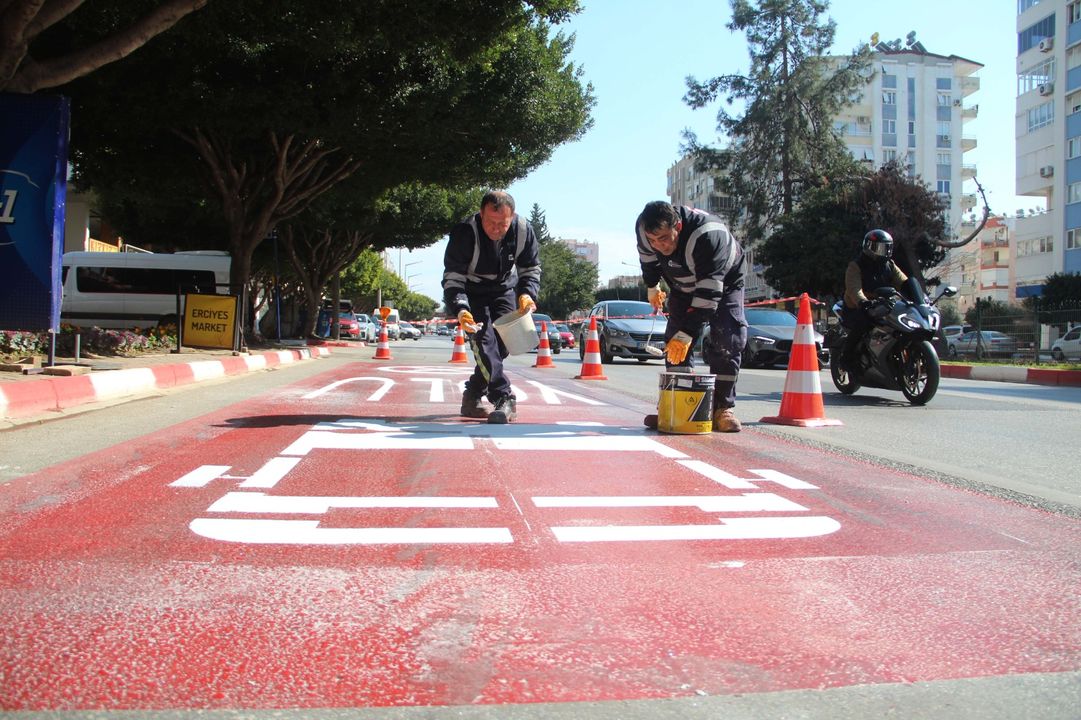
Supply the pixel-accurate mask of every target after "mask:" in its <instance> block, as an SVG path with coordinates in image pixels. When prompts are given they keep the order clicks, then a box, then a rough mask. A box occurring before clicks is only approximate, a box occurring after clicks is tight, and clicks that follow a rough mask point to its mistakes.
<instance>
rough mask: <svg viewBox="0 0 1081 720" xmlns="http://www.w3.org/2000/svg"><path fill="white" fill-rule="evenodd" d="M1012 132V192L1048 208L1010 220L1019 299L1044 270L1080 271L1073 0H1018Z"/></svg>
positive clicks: (1078, 72)
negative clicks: (1014, 141) (1014, 140)
mask: <svg viewBox="0 0 1081 720" xmlns="http://www.w3.org/2000/svg"><path fill="white" fill-rule="evenodd" d="M1016 136H1017V144H1016V154H1017V171H1016V173H1017V177H1016V193H1017V194H1018V195H1029V196H1032V197H1034V198H1039V199H1042V200H1043V201H1044V203H1045V207H1046V212H1042V213H1037V214H1029V215H1027V216H1024V217H1018V218H1017V220H1016V230H1015V248H1014V249H1015V252H1014V255H1015V259H1014V275H1015V282H1016V290H1015V297H1017V298H1025V297H1032V296H1036V295H1040V294H1041V293H1042V291H1043V283H1044V280H1045V279H1046V278H1047V276H1048V275H1051V274H1053V273H1061V272H1067V273H1075V272H1081V2H1079V1H1078V0H1073V1H1072V2H1067V1H1066V0H1018V3H1017V116H1016ZM1020 214H1021V213H1019V215H1020Z"/></svg>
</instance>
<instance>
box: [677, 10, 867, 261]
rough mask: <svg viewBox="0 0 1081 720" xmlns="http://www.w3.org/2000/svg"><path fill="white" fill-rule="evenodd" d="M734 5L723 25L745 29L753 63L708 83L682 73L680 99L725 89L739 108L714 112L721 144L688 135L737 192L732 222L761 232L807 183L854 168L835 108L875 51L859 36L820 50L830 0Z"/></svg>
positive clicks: (701, 158) (827, 33) (708, 97)
mask: <svg viewBox="0 0 1081 720" xmlns="http://www.w3.org/2000/svg"><path fill="white" fill-rule="evenodd" d="M731 4H732V20H731V21H730V22H729V23H728V24H727V27H728V29H729V30H732V31H740V32H744V33H745V34H746V37H747V47H748V51H749V53H750V60H751V65H750V69H749V71H748V73H747V74H746V75H739V74H731V75H720V76H717V77H714V78H711V79H709V80H707V81H705V82H698V81H697V80H695V79H694V78H693V77H688V78H687V81H686V82H687V88H688V91H687V94H686V96H685V97H684V101H685V102H686V103H687V104H688V105H690V106H691V107H692V108H696V109H697V108H702V107H704V106H706V105H707V104H709V103H711V102H713V101H714V100H716V99H717V98H718V97H720V96H722V95H723V96H724V97H725V100H726V102H727V104H729V105H731V104H732V103H734V102H736V101H739V102H740V103H741V105H742V106H743V107H745V110H744V112H743V114H742V115H735V114H732V113H731V112H729V111H728V110H727V109H726V108H725V107H722V108H721V109H720V110H719V111H718V112H717V130H718V132H719V133H720V134H721V136H722V137H723V138H725V139H726V140H727V142H728V145H727V147H726V148H724V149H721V150H718V149H714V148H710V147H708V146H705V145H701V144H699V142H698V140H697V138H696V137H695V136H694V134H693V133H687V134H686V135H685V140H686V149H687V150H688V151H689V152H692V153H694V154H695V155H696V156H697V157H698V164H699V166H700V167H701V168H702V169H714V170H716V171H718V172H719V178H718V180H719V183H720V185H721V188H722V190H723V191H724V192H726V193H727V194H728V195H730V196H732V197H733V198H735V201H736V202H735V209H734V210H733V211H732V212H731V213H730V216H729V219H730V220H731V221H732V223H733V225H736V224H737V223H738V224H740V226H741V228H742V230H743V232H744V233H745V234H746V236H747V237H748V239H750V240H757V239H759V238H761V237H763V236H764V235H765V233H766V232H767V231H768V229H769V228H770V226H771V225H772V224H773V222H774V221H775V220H776V218H778V217H779V216H780V215H782V214H790V213H791V212H792V211H793V210H794V209H795V207H796V204H797V202H798V200H799V198H800V197H801V196H802V195H803V194H804V193H806V192H807V191H808V190H810V189H811V188H815V187H818V186H820V185H821V184H822V183H823V182H826V181H827V179H828V178H835V177H838V176H845V175H850V174H852V173H853V172H854V161H853V160H852V158H851V156H850V155H849V153H848V151H847V150H846V149H845V146H844V144H843V143H842V142H841V140H840V138H839V137H838V136H837V135H836V133H835V132H834V130H833V117H834V116H835V115H836V113H837V111H838V110H840V109H841V108H843V107H845V106H846V105H849V104H850V103H851V101H850V98H851V97H852V95H853V94H854V93H856V92H857V91H858V90H859V89H860V88H861V87H863V86H864V85H865V83H866V71H867V68H868V67H869V63H870V54H871V50H870V48H869V47H868V46H866V45H863V46H861V47H860V48H858V49H857V50H856V51H854V52H853V53H852V54H851V55H850V56H849V57H847V58H845V59H833V58H829V57H827V56H826V53H827V52H828V51H829V48H830V46H831V45H832V44H833V37H834V31H835V27H836V24H835V23H834V22H833V21H832V20H827V21H826V22H823V20H822V18H823V15H824V13H825V12H826V9H827V8H828V7H829V3H828V2H825V1H822V0H757V1H756V2H752V1H751V0H731Z"/></svg>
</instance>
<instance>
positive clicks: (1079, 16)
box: [1066, 2, 1081, 25]
mask: <svg viewBox="0 0 1081 720" xmlns="http://www.w3.org/2000/svg"><path fill="white" fill-rule="evenodd" d="M1066 17H1067V18H1068V19H1069V22H1070V24H1071V25H1072V24H1074V23H1075V22H1077V21H1078V20H1081V2H1072V3H1070V4H1069V5H1067V6H1066Z"/></svg>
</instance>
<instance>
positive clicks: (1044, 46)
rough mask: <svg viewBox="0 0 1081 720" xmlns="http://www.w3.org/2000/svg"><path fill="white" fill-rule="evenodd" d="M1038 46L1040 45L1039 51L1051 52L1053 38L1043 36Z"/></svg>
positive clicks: (1053, 45) (1053, 43)
mask: <svg viewBox="0 0 1081 720" xmlns="http://www.w3.org/2000/svg"><path fill="white" fill-rule="evenodd" d="M1039 47H1040V52H1051V50H1052V49H1053V48H1054V47H1055V39H1054V38H1044V39H1043V40H1041V41H1040V46H1039Z"/></svg>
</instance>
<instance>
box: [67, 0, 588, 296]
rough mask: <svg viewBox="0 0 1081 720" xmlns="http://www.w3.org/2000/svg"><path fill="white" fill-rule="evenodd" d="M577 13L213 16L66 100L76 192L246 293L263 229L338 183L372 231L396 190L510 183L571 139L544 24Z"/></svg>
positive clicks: (492, 4)
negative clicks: (212, 257) (209, 257)
mask: <svg viewBox="0 0 1081 720" xmlns="http://www.w3.org/2000/svg"><path fill="white" fill-rule="evenodd" d="M109 5H110V4H109V3H104V4H102V3H87V4H86V6H85V7H84V8H83V10H84V12H82V13H80V22H78V23H75V22H71V23H70V24H68V25H65V27H64V28H63V32H65V33H68V34H70V35H71V36H72V37H73V39H79V38H80V37H81V36H82V34H84V33H85V34H90V33H92V32H94V31H97V30H99V29H100V26H102V25H108V24H109V23H110V22H113V16H112V14H111V8H110V7H109ZM577 9H578V4H577V2H575V1H574V0H535V1H534V2H530V3H525V4H523V3H522V2H520V1H519V0H483V1H482V0H423V2H422V1H421V0H393V1H392V0H372V1H371V2H363V3H358V2H354V1H353V0H327V2H321V3H314V4H313V3H295V2H283V1H281V0H261V1H260V2H258V3H255V2H251V0H235V1H233V2H225V3H211V4H210V5H208V7H207V8H205V10H204V11H202V12H200V13H196V14H195V15H193V16H192V17H190V18H188V19H187V21H186V22H184V23H182V24H180V25H179V26H177V27H176V28H174V30H173V31H172V32H170V33H167V34H165V35H162V36H161V37H159V38H157V40H156V41H155V42H154V43H151V44H150V45H148V46H146V47H145V48H143V50H141V51H140V52H139V53H136V54H135V55H134V56H132V57H130V58H126V59H125V60H122V61H119V62H116V63H114V64H112V65H110V66H108V67H107V68H104V69H103V70H102V71H100V72H98V73H94V74H93V75H91V76H88V77H87V78H84V79H82V80H80V81H77V82H75V83H72V84H70V85H68V86H66V87H65V88H63V91H64V92H65V93H66V94H68V95H70V96H71V97H72V99H73V116H74V117H75V118H76V121H75V122H74V123H73V134H72V149H73V158H74V162H75V167H76V180H77V182H78V183H79V185H80V186H81V187H84V188H91V189H93V190H95V191H96V192H97V194H98V196H99V197H100V198H101V200H102V203H103V207H105V208H106V209H107V210H108V211H109V212H110V219H111V220H113V221H114V223H115V224H116V225H117V226H118V227H119V229H120V231H121V232H122V233H123V234H124V236H125V238H126V239H127V240H129V241H130V242H132V243H134V244H139V245H143V244H145V245H152V246H153V245H154V244H155V243H160V242H162V240H161V238H166V242H168V243H170V244H179V243H181V242H182V241H184V240H188V241H189V242H191V244H192V245H194V246H197V247H210V246H213V247H221V246H225V247H228V248H229V249H230V250H231V252H232V253H233V257H234V263H233V268H234V281H238V282H239V281H243V280H245V279H246V276H247V273H248V269H249V265H248V263H249V260H250V259H251V257H252V255H253V252H254V249H255V248H257V247H258V246H259V245H260V244H262V243H263V241H264V240H265V238H266V237H268V236H269V234H270V232H271V231H272V230H274V229H275V228H277V227H278V226H279V225H281V224H284V223H285V222H287V221H290V220H293V219H294V218H295V219H296V221H297V222H300V221H302V219H303V216H302V215H301V213H304V212H305V211H306V210H311V211H312V213H314V214H320V213H323V215H324V217H325V216H326V212H327V211H326V210H325V209H324V210H320V209H318V208H315V207H314V206H313V204H314V203H315V202H316V200H317V199H318V198H319V197H320V196H322V195H323V194H325V193H327V192H328V190H330V189H331V188H332V187H334V184H335V183H338V184H339V186H340V189H341V190H342V191H343V192H345V193H347V194H348V195H350V196H351V197H352V199H353V201H354V203H355V205H356V207H357V208H358V209H360V210H359V211H358V212H359V213H362V212H364V211H369V212H372V213H374V214H375V216H376V217H377V218H378V217H380V216H381V214H382V211H381V209H380V208H378V207H377V205H378V203H380V202H383V201H384V200H383V199H384V198H385V196H386V193H387V192H388V191H389V190H390V189H391V188H396V187H399V186H402V185H408V184H414V183H419V184H422V185H438V186H442V187H448V188H461V187H474V186H479V185H482V184H483V185H489V184H492V185H507V184H510V182H512V181H513V180H515V179H517V178H520V177H523V176H525V175H526V174H527V173H528V172H529V171H530V170H532V169H533V168H535V167H537V166H539V165H540V164H542V163H543V162H545V161H546V160H547V159H548V158H549V157H550V155H551V153H552V151H553V150H554V148H555V147H557V146H558V145H560V144H562V143H564V142H568V141H572V140H575V139H577V138H579V137H580V136H581V135H582V134H583V133H584V132H585V131H586V130H587V129H588V128H589V126H590V124H591V122H592V121H591V119H590V116H589V113H590V110H591V108H592V106H593V103H594V100H593V97H592V89H591V88H590V87H589V86H588V85H586V84H584V83H583V82H582V79H581V71H580V69H578V68H576V67H575V66H574V65H573V64H572V63H570V62H569V60H568V58H569V53H570V49H571V45H572V39H571V38H569V37H566V36H564V35H562V34H561V33H555V32H553V29H552V27H551V25H550V24H549V23H550V22H559V21H562V20H565V19H566V18H567V17H568V15H569V14H571V13H574V12H576V11H577ZM494 108H497V109H496V110H494ZM163 183H164V185H163ZM163 187H164V190H162V191H161V192H160V193H159V192H155V190H158V189H161V188H163ZM343 204H344V203H342V202H341V201H337V202H335V203H332V205H334V206H335V207H341V206H342V205H343ZM185 209H186V210H188V212H189V216H188V217H187V218H186V217H185V214H184V211H185ZM114 213H115V216H116V217H115V218H114V217H113V214H114ZM356 216H357V214H354V213H349V217H356ZM306 222H308V223H309V226H311V225H312V221H311V220H310V219H309V220H307V221H306ZM370 222H371V218H370V217H369V223H370ZM315 227H316V228H318V227H319V224H315ZM370 229H371V225H370V224H368V225H364V226H352V227H348V228H345V229H344V232H366V231H368V230H370ZM407 235H408V237H409V240H408V241H409V242H422V241H423V240H424V239H425V237H424V235H423V233H419V234H418V233H416V232H415V231H412V230H411V231H410V232H409V233H407ZM374 237H376V238H378V240H377V241H378V242H381V243H384V245H385V244H388V243H390V242H393V240H392V239H391V238H392V237H393V234H392V235H391V236H388V235H385V234H377V235H375V236H374ZM191 238H197V239H196V240H194V241H191ZM394 239H397V238H394ZM428 241H429V242H430V239H429V240H428ZM189 246H190V245H189ZM410 246H414V245H410ZM237 274H240V277H238V276H237Z"/></svg>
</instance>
